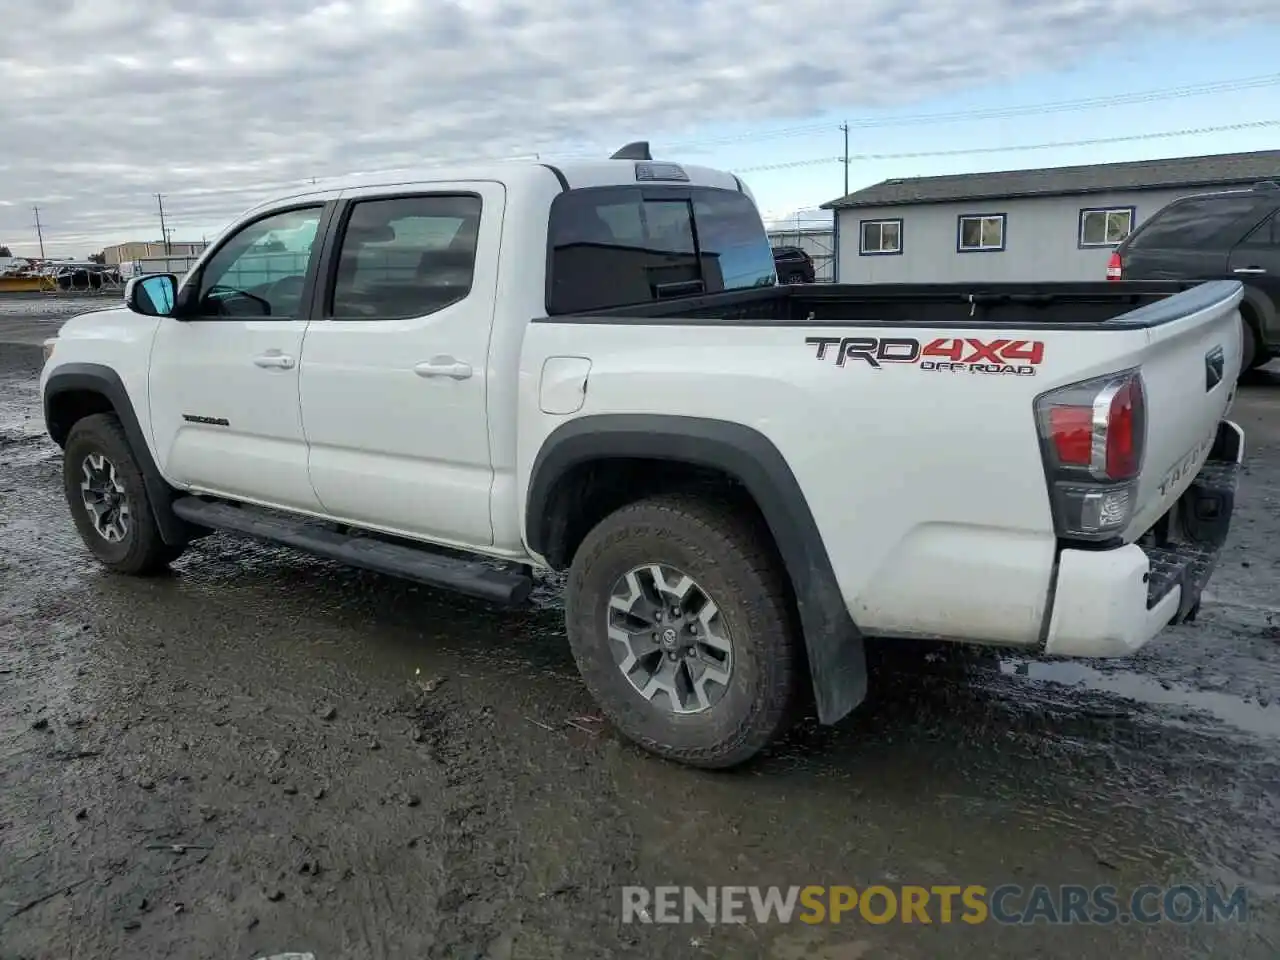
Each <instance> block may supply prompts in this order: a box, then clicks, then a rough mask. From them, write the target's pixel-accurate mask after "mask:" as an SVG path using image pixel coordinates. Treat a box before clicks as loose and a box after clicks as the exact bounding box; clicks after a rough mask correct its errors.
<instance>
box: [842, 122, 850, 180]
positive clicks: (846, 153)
mask: <svg viewBox="0 0 1280 960" xmlns="http://www.w3.org/2000/svg"><path fill="white" fill-rule="evenodd" d="M840 129H841V130H842V131H844V196H846V197H847V196H848V195H849V124H848V123H842V124H840Z"/></svg>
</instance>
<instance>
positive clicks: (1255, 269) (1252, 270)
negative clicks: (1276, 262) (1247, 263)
mask: <svg viewBox="0 0 1280 960" xmlns="http://www.w3.org/2000/svg"><path fill="white" fill-rule="evenodd" d="M1231 272H1232V273H1266V272H1267V271H1266V270H1264V269H1263V268H1262V267H1236V268H1235V269H1234V270H1232V271H1231Z"/></svg>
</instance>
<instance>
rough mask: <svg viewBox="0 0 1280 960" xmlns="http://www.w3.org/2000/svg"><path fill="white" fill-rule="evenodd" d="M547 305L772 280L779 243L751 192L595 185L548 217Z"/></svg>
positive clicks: (573, 306)
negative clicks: (771, 240)
mask: <svg viewBox="0 0 1280 960" xmlns="http://www.w3.org/2000/svg"><path fill="white" fill-rule="evenodd" d="M548 247H549V249H548V258H547V260H548V262H547V270H548V273H547V313H548V314H551V315H553V316H554V315H557V314H566V313H585V312H589V311H592V310H605V309H608V308H610V307H623V306H630V305H634V304H641V303H651V302H653V301H655V300H665V299H669V298H672V297H680V296H694V295H699V294H704V293H721V292H723V291H726V290H743V289H748V288H752V287H769V286H773V285H774V284H775V283H776V281H777V276H776V265H775V263H774V259H773V249H772V248H771V247H770V245H769V239H768V236H767V234H766V233H765V228H764V224H763V222H762V221H761V219H760V214H759V212H758V211H757V210H756V207H755V204H753V203H752V202H751V199H750V198H749V197H747V195H746V194H743V193H738V192H736V191H733V190H722V189H717V188H713V187H687V186H686V187H649V186H645V187H639V186H637V187H629V186H627V187H589V188H583V189H578V190H570V191H568V192H566V193H562V194H560V195H559V196H558V197H557V198H556V199H555V201H554V202H553V203H552V205H551V218H550V223H549V225H548Z"/></svg>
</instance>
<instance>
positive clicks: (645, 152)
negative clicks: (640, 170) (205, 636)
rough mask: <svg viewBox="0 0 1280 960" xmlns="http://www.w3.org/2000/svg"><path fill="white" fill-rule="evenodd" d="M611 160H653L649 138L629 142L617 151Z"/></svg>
mask: <svg viewBox="0 0 1280 960" xmlns="http://www.w3.org/2000/svg"><path fill="white" fill-rule="evenodd" d="M609 159H610V160H652V159H653V154H652V153H650V152H649V141H648V140H636V141H635V142H634V143H628V144H627V145H626V146H625V147H623V148H622V149H621V150H619V151H618V152H617V153H615V154H614V155H613V156H612V157H610V158H609Z"/></svg>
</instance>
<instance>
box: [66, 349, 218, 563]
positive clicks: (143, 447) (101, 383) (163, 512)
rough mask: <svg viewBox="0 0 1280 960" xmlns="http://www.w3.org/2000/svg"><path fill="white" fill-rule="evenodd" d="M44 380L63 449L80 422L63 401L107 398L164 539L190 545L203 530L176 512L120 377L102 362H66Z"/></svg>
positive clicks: (171, 497)
mask: <svg viewBox="0 0 1280 960" xmlns="http://www.w3.org/2000/svg"><path fill="white" fill-rule="evenodd" d="M43 379H44V389H43V397H42V401H43V409H44V422H45V429H46V430H47V431H48V433H49V436H50V437H51V438H52V440H53V442H54V443H56V444H57V445H58V446H59V447H62V446H64V445H65V444H66V442H67V435H68V434H69V433H70V432H71V428H72V427H73V426H74V425H75V422H76V420H78V419H80V417H79V416H78V415H76V411H75V410H72V411H70V412H66V411H62V410H60V409H59V398H65V397H68V396H69V395H71V394H96V395H98V396H101V397H103V398H104V399H105V400H106V402H107V403H108V404H109V405H110V407H111V410H112V412H114V413H115V415H116V417H118V418H119V420H120V425H121V427H123V428H124V435H125V438H126V439H127V440H128V441H129V448H130V450H131V451H132V453H133V456H134V459H135V460H137V463H138V468H139V470H141V471H142V479H143V482H144V483H145V484H146V488H147V497H148V499H149V500H150V501H151V509H152V512H153V513H154V515H155V518H156V526H157V527H158V528H159V530H160V536H161V538H163V540H164V542H165V543H169V544H174V545H178V544H183V543H187V542H188V541H189V540H191V539H192V538H193V537H194V536H196V535H197V534H198V532H199V531H197V530H196V529H195V528H194V527H192V526H191V525H190V524H188V523H187V522H186V521H185V520H183V519H181V518H180V517H178V516H177V515H175V514H174V512H173V508H172V503H173V499H174V495H175V491H174V489H173V488H172V487H170V486H169V484H168V483H167V482H166V481H165V479H164V477H163V476H162V475H161V473H160V470H159V468H157V466H156V462H155V458H154V457H153V456H152V454H151V448H150V447H149V446H148V445H147V440H146V436H145V435H144V434H143V432H142V427H141V425H140V424H139V422H138V415H137V412H136V411H135V410H134V407H133V401H132V400H131V399H130V398H129V391H128V390H126V389H125V385H124V381H122V380H121V379H120V375H119V374H118V373H116V371H114V370H112V369H111V368H110V367H108V366H104V365H102V364H99V363H65V364H62V365H60V366H58V367H56V368H54V369H53V370H52V371H50V372H49V373H48V375H47V376H46V377H44V378H43Z"/></svg>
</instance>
